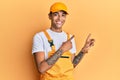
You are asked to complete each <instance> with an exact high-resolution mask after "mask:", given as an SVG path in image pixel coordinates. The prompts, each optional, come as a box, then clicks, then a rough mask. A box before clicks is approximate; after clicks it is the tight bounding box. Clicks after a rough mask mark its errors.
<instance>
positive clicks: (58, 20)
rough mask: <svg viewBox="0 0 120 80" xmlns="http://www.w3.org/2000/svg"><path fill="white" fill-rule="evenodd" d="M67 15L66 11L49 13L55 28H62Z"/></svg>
mask: <svg viewBox="0 0 120 80" xmlns="http://www.w3.org/2000/svg"><path fill="white" fill-rule="evenodd" d="M66 15H67V14H66V13H65V12H64V11H59V12H54V13H52V14H51V15H49V18H50V20H51V26H52V27H53V28H55V29H61V28H62V26H63V24H64V23H65V19H66Z"/></svg>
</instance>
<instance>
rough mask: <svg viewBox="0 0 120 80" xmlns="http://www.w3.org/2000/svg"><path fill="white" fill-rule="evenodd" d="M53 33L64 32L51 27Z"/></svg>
mask: <svg viewBox="0 0 120 80" xmlns="http://www.w3.org/2000/svg"><path fill="white" fill-rule="evenodd" d="M50 29H51V30H52V31H54V32H58V33H59V32H62V29H61V28H53V27H51V28H50Z"/></svg>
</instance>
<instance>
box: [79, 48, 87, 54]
mask: <svg viewBox="0 0 120 80" xmlns="http://www.w3.org/2000/svg"><path fill="white" fill-rule="evenodd" d="M80 52H81V53H83V54H84V53H88V51H87V50H86V49H85V48H84V47H83V48H82V49H81V51H80Z"/></svg>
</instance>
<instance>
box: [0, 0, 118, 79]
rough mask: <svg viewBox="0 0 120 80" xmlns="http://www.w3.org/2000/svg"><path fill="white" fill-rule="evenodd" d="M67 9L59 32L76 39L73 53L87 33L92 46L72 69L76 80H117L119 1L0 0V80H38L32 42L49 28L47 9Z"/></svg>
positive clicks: (82, 42)
mask: <svg viewBox="0 0 120 80" xmlns="http://www.w3.org/2000/svg"><path fill="white" fill-rule="evenodd" d="M56 1H62V2H65V3H66V5H67V6H68V8H69V14H70V15H68V16H67V21H66V23H65V25H64V26H63V29H64V30H65V31H67V32H70V33H72V34H74V35H75V37H76V39H75V40H76V44H77V52H79V50H80V49H81V48H82V46H83V45H84V42H85V39H86V37H87V35H88V34H89V33H91V34H92V36H91V37H92V38H95V40H96V42H95V46H94V47H92V48H91V50H90V51H89V53H88V54H86V56H85V57H84V58H83V59H82V61H81V63H80V64H79V65H78V66H77V67H76V69H75V71H74V76H75V79H76V80H120V58H119V57H120V49H119V47H120V46H119V44H120V42H119V41H120V31H119V30H120V28H119V27H120V0H1V1H0V80H39V74H38V72H37V70H36V66H35V63H34V59H33V56H32V54H31V49H32V38H33V36H34V34H35V33H37V32H39V31H41V30H43V29H46V28H49V26H50V21H49V19H48V16H47V15H48V13H49V7H50V5H51V4H52V3H54V2H56Z"/></svg>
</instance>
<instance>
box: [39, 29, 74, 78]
mask: <svg viewBox="0 0 120 80" xmlns="http://www.w3.org/2000/svg"><path fill="white" fill-rule="evenodd" d="M44 34H45V35H46V37H47V39H48V42H49V43H50V46H51V51H50V52H49V53H48V57H50V56H51V55H53V54H54V53H55V52H56V50H55V46H54V44H53V40H52V39H51V37H50V36H49V34H48V33H47V31H44ZM69 38H70V35H69V34H67V39H69ZM71 55H72V54H71V53H70V51H67V52H65V53H63V54H62V56H61V57H60V58H59V59H58V60H57V62H56V63H55V64H54V65H53V66H52V68H50V69H49V70H48V71H46V72H45V73H43V74H41V76H40V80H74V79H73V64H72V62H71Z"/></svg>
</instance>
